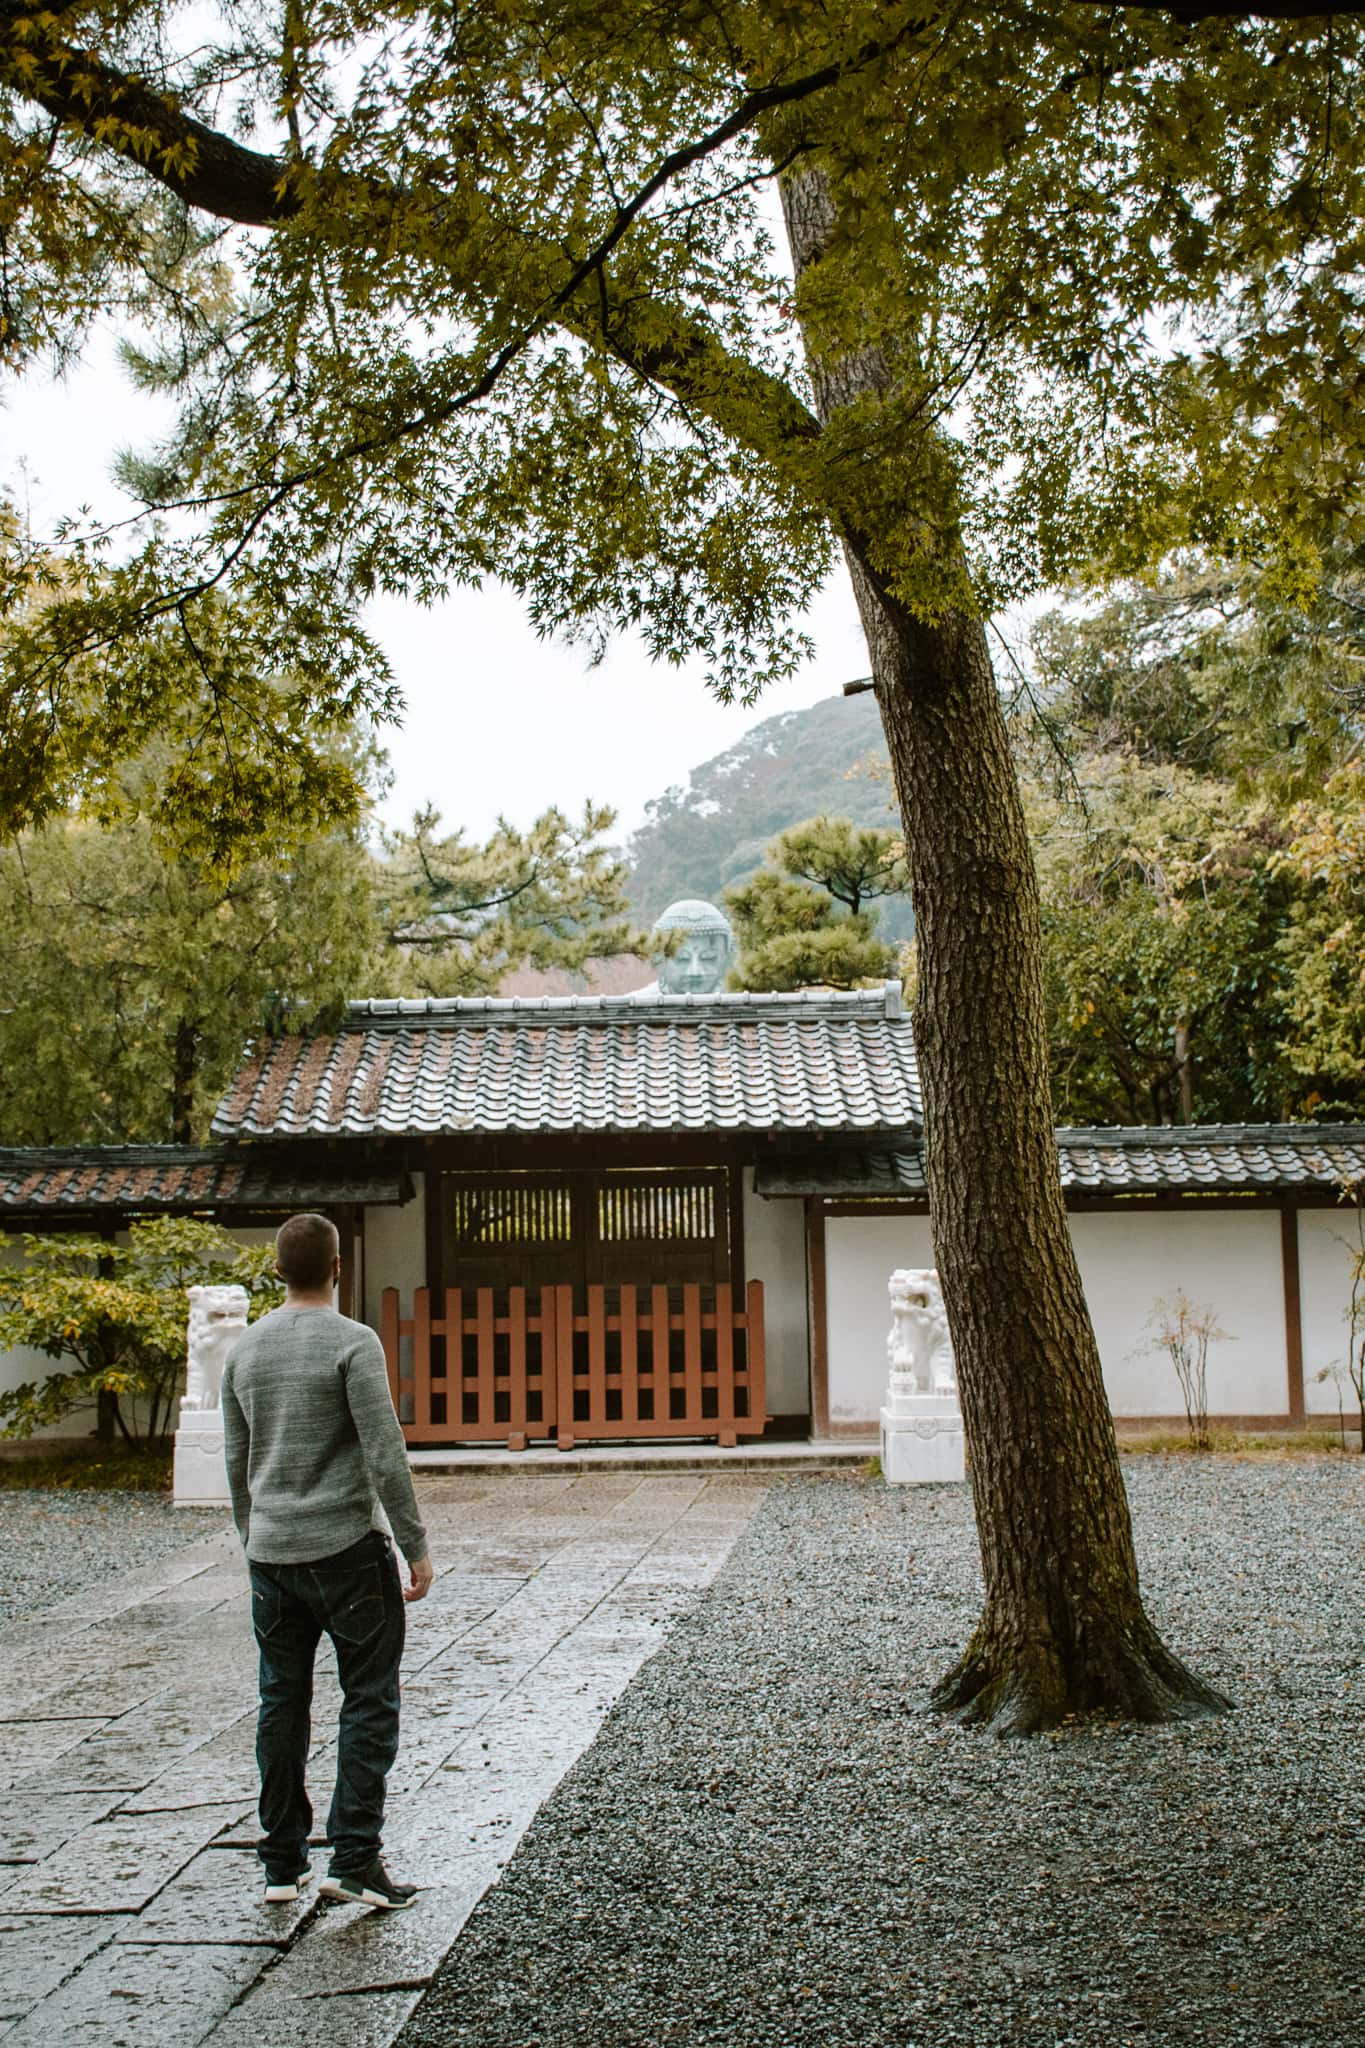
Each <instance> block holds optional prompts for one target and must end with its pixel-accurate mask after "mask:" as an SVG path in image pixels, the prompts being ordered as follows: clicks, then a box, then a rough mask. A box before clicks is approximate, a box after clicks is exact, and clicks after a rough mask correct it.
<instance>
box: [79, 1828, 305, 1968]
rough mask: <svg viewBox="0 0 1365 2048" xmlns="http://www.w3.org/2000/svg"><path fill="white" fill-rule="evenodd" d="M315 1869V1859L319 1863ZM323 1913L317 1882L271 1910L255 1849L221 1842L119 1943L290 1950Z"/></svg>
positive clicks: (189, 1868)
mask: <svg viewBox="0 0 1365 2048" xmlns="http://www.w3.org/2000/svg"><path fill="white" fill-rule="evenodd" d="M314 1862H315V1865H316V1858H315V1859H314ZM317 1910H318V1892H317V1871H316V1868H315V1870H314V1881H313V1883H312V1884H310V1885H308V1886H307V1887H306V1888H305V1889H304V1891H303V1892H302V1893H301V1894H300V1895H299V1897H298V1898H297V1899H295V1900H293V1901H292V1902H291V1903H289V1904H287V1905H277V1906H268V1905H267V1904H266V1902H265V1894H264V1887H263V1885H262V1883H261V1866H260V1864H259V1862H258V1861H257V1859H256V1855H255V1852H254V1850H253V1849H247V1848H242V1849H232V1850H229V1851H227V1852H226V1853H225V1852H224V1851H223V1850H222V1849H221V1848H219V1847H218V1846H217V1845H216V1844H215V1846H214V1847H213V1848H210V1849H201V1850H200V1852H199V1854H198V1855H197V1856H196V1857H195V1858H194V1859H193V1861H192V1862H190V1863H187V1864H186V1865H185V1867H184V1869H183V1870H181V1871H179V1872H178V1873H177V1875H176V1879H175V1883H174V1884H168V1885H167V1886H166V1888H165V1890H164V1891H161V1892H158V1894H157V1895H156V1897H155V1898H154V1899H153V1900H152V1901H151V1903H150V1904H149V1905H148V1906H146V1907H144V1909H143V1911H142V1912H140V1913H139V1914H138V1915H137V1916H136V1918H135V1919H132V1920H129V1921H128V1922H126V1924H125V1925H124V1927H123V1930H122V1932H121V1933H120V1935H119V1937H118V1938H119V1940H120V1941H122V1942H126V1943H129V1944H146V1943H153V1944H157V1943H163V1942H187V1941H188V1942H195V1941H225V1942H228V1943H245V1944H247V1945H248V1946H250V1947H256V1948H288V1946H289V1944H290V1942H291V1941H292V1940H293V1938H294V1936H295V1935H296V1934H297V1933H298V1930H299V1928H300V1927H301V1926H302V1925H303V1923H304V1921H305V1920H307V1919H308V1918H309V1917H310V1916H311V1915H312V1914H313V1913H315V1912H316V1911H317Z"/></svg>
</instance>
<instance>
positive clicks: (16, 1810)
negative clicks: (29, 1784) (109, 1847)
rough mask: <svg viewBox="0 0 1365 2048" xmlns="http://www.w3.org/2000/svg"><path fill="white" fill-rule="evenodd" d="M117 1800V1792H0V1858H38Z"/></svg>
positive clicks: (35, 1860)
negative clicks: (49, 1794)
mask: <svg viewBox="0 0 1365 2048" xmlns="http://www.w3.org/2000/svg"><path fill="white" fill-rule="evenodd" d="M119 1804H120V1799H119V1794H118V1793H117V1792H62V1793H57V1794H54V1795H53V1797H51V1798H47V1799H42V1800H37V1799H35V1798H34V1797H33V1794H32V1793H31V1792H27V1791H19V1792H5V1793H0V1861H3V1862H4V1863H7V1864H9V1863H38V1862H41V1861H42V1859H43V1858H44V1857H45V1856H51V1855H52V1854H53V1852H54V1850H57V1849H60V1848H61V1846H62V1843H63V1842H69V1841H70V1839H71V1837H72V1836H73V1835H78V1834H80V1832H81V1830H82V1829H83V1828H88V1827H89V1826H90V1824H91V1822H92V1821H97V1820H103V1819H104V1817H105V1815H106V1814H108V1813H111V1812H112V1811H113V1809H114V1807H115V1806H117V1805H119ZM2 1877H3V1873H0V1878H2ZM3 1881H5V1882H7V1883H8V1882H12V1880H10V1879H4V1880H3Z"/></svg>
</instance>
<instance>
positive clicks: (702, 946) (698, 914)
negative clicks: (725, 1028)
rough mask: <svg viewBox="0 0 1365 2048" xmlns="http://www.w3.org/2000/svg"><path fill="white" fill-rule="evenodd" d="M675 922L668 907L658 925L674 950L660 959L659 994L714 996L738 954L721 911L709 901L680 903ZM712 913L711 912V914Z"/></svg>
mask: <svg viewBox="0 0 1365 2048" xmlns="http://www.w3.org/2000/svg"><path fill="white" fill-rule="evenodd" d="M676 909H677V911H678V912H679V913H680V914H679V916H678V919H677V922H676V923H672V922H670V917H669V912H668V911H667V910H666V911H665V912H664V914H663V916H662V918H661V919H660V920H659V923H658V924H657V925H656V926H655V930H656V932H658V933H659V935H660V936H661V937H666V938H668V939H670V940H672V942H673V947H674V950H673V951H672V952H670V953H667V954H665V955H664V956H663V957H662V958H661V959H660V961H659V993H660V994H661V995H666V996H713V995H718V994H719V993H720V991H721V990H722V989H723V988H724V986H725V977H726V975H727V974H728V973H729V971H730V965H731V962H732V961H733V960H734V957H735V940H734V934H733V933H732V932H731V930H730V927H729V925H728V924H727V923H726V921H725V919H724V918H723V917H722V915H721V913H720V912H719V911H718V910H716V909H715V908H714V907H713V906H712V905H710V904H702V903H697V904H695V905H694V904H692V903H688V904H685V905H683V904H679V905H677V906H676ZM708 913H709V914H708Z"/></svg>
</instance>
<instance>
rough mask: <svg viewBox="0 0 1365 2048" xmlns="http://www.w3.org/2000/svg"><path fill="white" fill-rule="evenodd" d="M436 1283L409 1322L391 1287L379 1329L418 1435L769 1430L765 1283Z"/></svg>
mask: <svg viewBox="0 0 1365 2048" xmlns="http://www.w3.org/2000/svg"><path fill="white" fill-rule="evenodd" d="M444 1309H445V1313H444V1314H443V1315H440V1316H433V1314H432V1298H431V1293H430V1290H429V1289H427V1288H425V1287H422V1288H419V1289H418V1290H417V1293H416V1294H415V1295H414V1296H413V1304H412V1316H411V1318H410V1319H409V1318H404V1317H403V1315H402V1313H401V1309H400V1304H399V1298H398V1290H397V1288H394V1287H388V1288H386V1289H385V1290H384V1296H383V1305H382V1310H381V1325H380V1335H381V1338H382V1340H383V1345H384V1356H385V1359H386V1361H387V1363H388V1368H389V1388H390V1391H391V1393H392V1395H393V1401H394V1406H395V1408H396V1409H397V1410H398V1414H399V1418H400V1420H401V1421H402V1424H403V1434H404V1436H405V1437H406V1438H407V1440H408V1442H409V1443H410V1444H457V1443H505V1444H506V1445H507V1446H508V1448H509V1449H510V1450H514V1451H522V1450H525V1448H526V1445H527V1443H528V1441H529V1440H530V1439H531V1438H532V1437H540V1438H550V1437H553V1438H554V1440H555V1441H556V1442H557V1444H558V1446H559V1448H560V1450H562V1451H567V1450H569V1449H571V1448H572V1446H573V1444H574V1441H575V1439H576V1438H578V1437H585V1438H589V1439H595V1440H599V1441H600V1440H602V1439H607V1438H616V1439H621V1438H635V1439H637V1440H648V1439H652V1438H659V1437H713V1438H715V1439H716V1441H717V1442H719V1443H721V1444H733V1443H735V1442H736V1441H737V1439H738V1438H739V1437H741V1436H761V1435H762V1434H763V1429H764V1425H765V1423H766V1421H767V1415H766V1411H765V1405H764V1404H765V1399H766V1392H765V1380H764V1354H763V1284H762V1282H761V1281H759V1280H751V1281H750V1282H749V1285H748V1287H747V1288H746V1289H745V1293H744V1306H743V1307H742V1308H736V1306H735V1302H734V1294H733V1290H732V1289H731V1288H730V1287H728V1286H725V1285H723V1284H722V1285H720V1286H717V1287H715V1288H714V1289H707V1290H705V1291H704V1290H703V1289H702V1288H701V1287H700V1286H699V1285H697V1284H695V1283H689V1284H688V1285H685V1286H683V1287H680V1288H679V1287H674V1288H669V1287H664V1286H656V1287H649V1288H637V1287H611V1288H608V1287H589V1288H587V1289H586V1290H584V1292H583V1293H582V1294H581V1295H580V1296H579V1299H578V1300H577V1301H576V1300H575V1290H574V1289H573V1288H572V1287H564V1286H559V1287H542V1288H540V1289H538V1290H528V1289H527V1288H525V1287H510V1288H508V1289H506V1291H505V1292H504V1293H501V1294H499V1293H495V1291H494V1289H493V1288H491V1287H480V1288H478V1289H477V1290H473V1291H472V1294H471V1292H470V1291H468V1290H464V1289H461V1288H458V1287H451V1288H448V1289H447V1290H446V1295H445V1303H444Z"/></svg>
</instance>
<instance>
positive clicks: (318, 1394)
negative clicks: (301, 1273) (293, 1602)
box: [222, 1308, 427, 1564]
mask: <svg viewBox="0 0 1365 2048" xmlns="http://www.w3.org/2000/svg"><path fill="white" fill-rule="evenodd" d="M222 1398H223V1449H224V1451H225V1453H226V1456H227V1475H228V1490H229V1492H230V1493H231V1495H232V1516H233V1520H234V1521H235V1522H236V1524H237V1533H238V1535H239V1536H240V1537H241V1539H242V1542H243V1543H244V1544H245V1545H246V1553H247V1556H248V1557H250V1558H253V1559H254V1560H255V1561H256V1562H257V1563H258V1564H309V1563H311V1562H312V1561H313V1560H314V1559H315V1558H321V1557H334V1556H335V1555H336V1553H337V1551H339V1550H347V1549H349V1548H350V1546H351V1544H353V1543H358V1542H359V1541H360V1539H361V1537H362V1536H363V1535H364V1534H365V1533H366V1531H367V1530H369V1529H373V1528H382V1527H383V1522H382V1518H381V1517H380V1516H379V1514H378V1512H377V1509H378V1507H379V1506H382V1507H383V1509H384V1512H385V1514H387V1516H388V1518H389V1522H390V1524H391V1526H392V1529H393V1534H394V1536H395V1538H396V1540H397V1542H398V1546H399V1548H400V1549H401V1551H402V1552H403V1555H404V1557H406V1558H407V1560H408V1562H409V1563H410V1564H415V1563H417V1561H418V1560H419V1559H420V1558H423V1557H425V1556H426V1553H427V1534H426V1530H425V1529H424V1528H423V1527H422V1518H421V1516H420V1515H419V1514H418V1512H417V1500H416V1496H415V1495H414V1493H413V1490H412V1475H411V1474H410V1472H409V1471H408V1457H407V1446H406V1445H405V1444H404V1442H403V1432H402V1430H401V1429H400V1427H399V1424H398V1417H397V1416H396V1415H395V1414H394V1412H393V1402H392V1401H391V1400H390V1398H389V1381H388V1374H387V1372H386V1371H385V1367H384V1347H383V1346H382V1345H381V1343H380V1341H379V1339H378V1337H376V1336H375V1334H374V1331H373V1330H371V1329H368V1328H367V1327H366V1325H365V1324H364V1323H353V1322H352V1321H351V1319H350V1317H349V1316H340V1315H338V1314H337V1313H336V1311H335V1309H330V1308H277V1309H272V1310H271V1312H270V1314H269V1315H266V1316H262V1317H261V1319H260V1321H259V1322H258V1323H253V1324H252V1326H251V1328H250V1329H249V1330H248V1331H247V1333H246V1335H245V1336H244V1337H239V1338H238V1340H237V1342H236V1343H235V1344H234V1345H233V1347H232V1350H231V1352H230V1353H229V1355H228V1361H227V1364H226V1366H225V1368H224V1370H223V1396H222Z"/></svg>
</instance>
